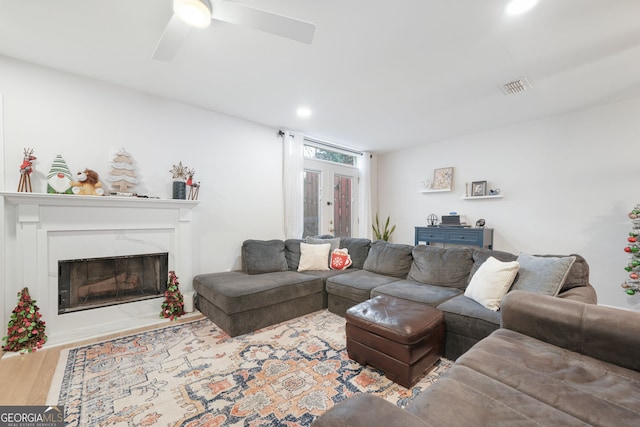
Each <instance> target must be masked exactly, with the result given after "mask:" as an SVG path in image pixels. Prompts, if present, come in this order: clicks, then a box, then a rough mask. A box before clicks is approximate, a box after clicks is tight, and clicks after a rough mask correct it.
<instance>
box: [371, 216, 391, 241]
mask: <svg viewBox="0 0 640 427" xmlns="http://www.w3.org/2000/svg"><path fill="white" fill-rule="evenodd" d="M390 221H391V216H390V215H389V216H387V220H386V221H385V223H384V228H382V227H381V226H380V219H379V218H378V214H377V213H376V221H375V224H373V225H371V228H373V235H374V236H375V238H376V239H377V240H384V241H385V242H388V241H389V240H390V239H391V235H392V234H393V232H394V231H395V230H396V226H395V225H394V226H392V227H391V228H389V222H390Z"/></svg>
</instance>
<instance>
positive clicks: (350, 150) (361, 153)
mask: <svg viewBox="0 0 640 427" xmlns="http://www.w3.org/2000/svg"><path fill="white" fill-rule="evenodd" d="M304 140H305V141H308V142H311V143H313V144H316V145H321V146H323V147H327V148H333V149H336V150H341V151H346V152H347V153H351V154H357V155H358V156H362V155H363V154H364V153H363V152H362V151H358V150H354V149H353V148H347V147H342V146H340V145H336V144H332V143H330V142H326V141H320V140H318V139H314V138H309V137H308V136H305V137H304Z"/></svg>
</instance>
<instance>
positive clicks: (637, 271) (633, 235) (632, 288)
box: [622, 204, 640, 295]
mask: <svg viewBox="0 0 640 427" xmlns="http://www.w3.org/2000/svg"><path fill="white" fill-rule="evenodd" d="M628 216H629V219H630V220H631V231H629V235H628V236H627V246H625V248H624V251H625V252H626V253H628V254H629V263H628V264H627V265H626V266H625V267H624V269H625V271H626V272H627V280H625V281H624V283H623V284H622V288H623V289H624V290H625V292H626V293H627V294H628V295H635V294H636V293H640V204H637V205H636V206H635V207H634V208H633V209H632V210H631V212H629V215H628Z"/></svg>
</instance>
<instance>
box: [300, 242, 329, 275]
mask: <svg viewBox="0 0 640 427" xmlns="http://www.w3.org/2000/svg"><path fill="white" fill-rule="evenodd" d="M330 250H331V244H330V243H325V244H322V245H312V244H308V243H300V263H299V264H298V271H308V270H329V251H330Z"/></svg>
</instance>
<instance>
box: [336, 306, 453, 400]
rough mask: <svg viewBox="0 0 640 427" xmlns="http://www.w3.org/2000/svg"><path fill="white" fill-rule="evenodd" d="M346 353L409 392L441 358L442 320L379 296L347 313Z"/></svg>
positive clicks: (428, 311)
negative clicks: (376, 369) (382, 373)
mask: <svg viewBox="0 0 640 427" xmlns="http://www.w3.org/2000/svg"><path fill="white" fill-rule="evenodd" d="M345 317H346V320H347V324H346V334H347V352H348V353H349V357H350V358H351V359H353V360H355V361H356V362H358V363H360V364H362V365H371V366H374V367H376V368H378V369H380V370H381V371H383V372H384V373H385V375H386V376H387V378H389V379H390V380H391V381H393V382H396V383H398V384H400V385H401V386H403V387H406V388H411V387H412V386H413V385H414V384H415V383H416V382H417V380H418V378H420V377H421V376H422V374H424V373H425V371H426V370H427V369H429V368H430V367H431V366H432V365H433V364H434V363H435V362H436V361H437V360H438V359H439V358H440V356H442V354H443V349H444V316H443V314H442V312H441V311H440V310H438V309H437V308H433V307H430V306H428V305H425V304H421V303H417V302H413V301H408V300H404V299H401V298H394V297H390V296H386V295H379V296H377V297H375V298H372V299H370V300H368V301H364V302H361V303H360V304H358V305H355V306H353V307H351V308H349V309H348V310H347V313H346V316H345Z"/></svg>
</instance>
